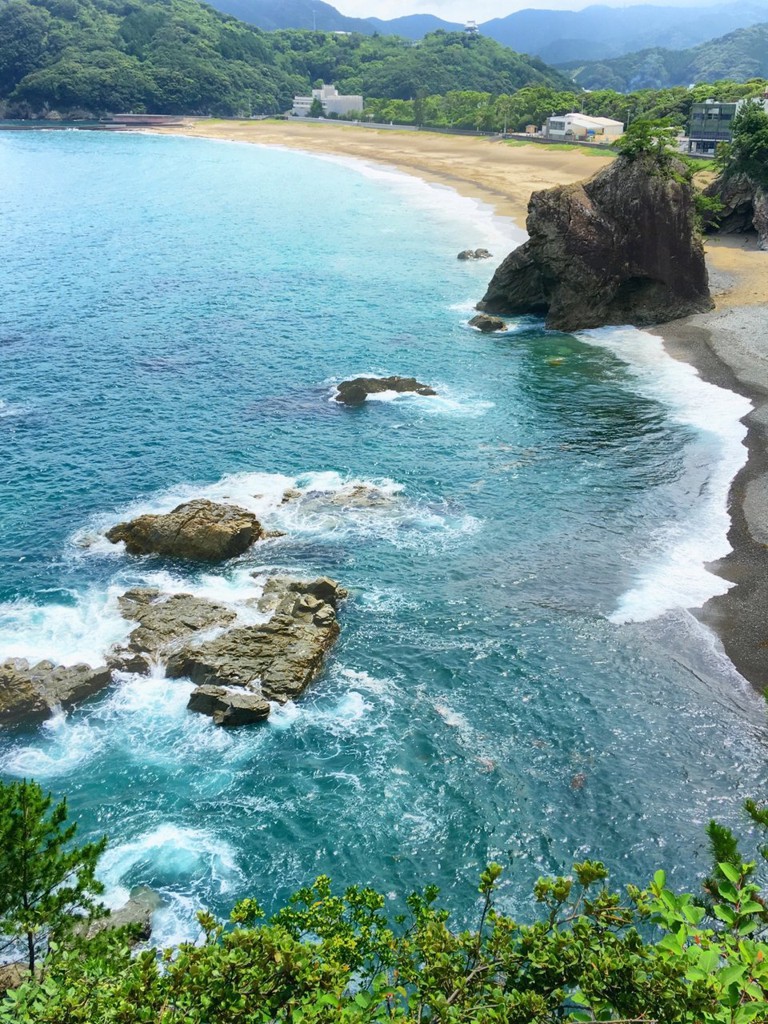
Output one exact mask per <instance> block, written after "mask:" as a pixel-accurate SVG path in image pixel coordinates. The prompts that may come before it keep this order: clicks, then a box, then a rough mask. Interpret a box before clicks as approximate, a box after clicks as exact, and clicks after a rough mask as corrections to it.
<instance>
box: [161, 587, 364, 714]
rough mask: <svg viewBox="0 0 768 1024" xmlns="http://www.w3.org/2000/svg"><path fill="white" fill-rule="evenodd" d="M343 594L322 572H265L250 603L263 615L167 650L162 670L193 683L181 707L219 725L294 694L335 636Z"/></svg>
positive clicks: (306, 682) (265, 710)
mask: <svg viewBox="0 0 768 1024" xmlns="http://www.w3.org/2000/svg"><path fill="white" fill-rule="evenodd" d="M344 597H346V591H345V590H344V589H343V588H342V587H340V586H339V585H338V584H337V583H336V582H335V581H334V580H331V579H328V578H325V577H321V578H320V579H316V580H312V581H309V582H307V581H300V580H290V579H282V578H275V579H270V580H268V581H267V583H266V585H265V587H264V593H263V596H262V597H261V598H260V600H259V601H258V602H257V605H258V609H259V610H260V611H261V612H262V613H264V614H270V613H271V617H270V618H269V620H268V621H266V622H262V623H258V624H256V625H246V626H235V627H234V628H231V629H228V630H227V631H225V632H224V633H222V634H221V635H220V636H218V637H215V638H213V639H210V640H204V641H202V642H195V641H190V642H189V643H187V644H185V645H183V646H182V648H181V649H180V650H179V651H177V652H176V653H174V654H173V655H172V656H171V657H170V659H169V660H168V664H167V667H166V672H167V674H168V675H169V676H170V677H172V678H175V677H181V676H186V677H188V678H190V679H191V680H192V681H193V682H195V683H197V684H198V688H197V689H196V690H195V691H194V692H193V694H192V696H191V697H190V701H189V705H188V706H189V707H190V708H191V709H192V710H193V711H202V712H203V713H205V714H210V715H212V717H213V719H214V721H216V722H218V723H219V724H221V725H234V724H241V723H242V722H244V721H256V720H258V719H260V718H266V716H267V715H268V714H269V705H268V703H267V702H268V701H276V702H277V703H280V704H284V703H285V702H286V701H289V700H294V699H295V698H296V697H298V696H299V695H300V694H301V693H303V691H304V690H305V689H306V687H307V686H308V685H309V683H310V682H311V681H312V680H313V679H314V678H315V676H316V675H317V674H318V672H319V671H320V669H321V668H322V665H323V662H324V660H325V655H326V654H327V652H328V651H329V650H330V648H331V647H332V646H333V644H334V642H335V640H336V638H337V637H338V635H339V625H338V622H337V620H336V607H337V605H338V603H339V601H341V600H342V599H343V598H344Z"/></svg>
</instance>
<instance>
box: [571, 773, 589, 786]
mask: <svg viewBox="0 0 768 1024" xmlns="http://www.w3.org/2000/svg"><path fill="white" fill-rule="evenodd" d="M586 781H587V776H586V775H585V774H584V772H578V774H576V775H574V776H573V778H572V779H571V789H584V783H585V782H586Z"/></svg>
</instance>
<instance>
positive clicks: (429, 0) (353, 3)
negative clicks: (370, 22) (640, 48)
mask: <svg viewBox="0 0 768 1024" xmlns="http://www.w3.org/2000/svg"><path fill="white" fill-rule="evenodd" d="M327 2H328V3H330V4H332V6H334V7H335V8H336V9H337V10H339V11H341V13H342V14H347V15H350V16H352V17H356V18H399V17H401V16H402V15H404V14H422V13H428V14H436V15H437V16H438V17H439V18H444V19H445V20H446V21H459V22H465V21H467V20H468V19H469V18H471V19H472V20H473V21H476V22H478V23H479V22H481V21H488V20H489V18H503V17H504V15H505V14H511V13H512V11H518V10H521V9H522V8H524V7H545V8H548V9H550V10H553V9H557V10H579V9H580V8H582V7H587V6H588V5H589V2H590V0H327ZM635 2H638V0H635ZM645 2H650V3H655V4H656V5H658V6H661V5H664V6H669V7H690V6H693V5H694V4H696V5H697V6H698V5H699V4H701V3H702V2H703V3H707V2H709V0H687V2H686V0H645ZM607 6H609V7H630V6H635V4H634V3H633V2H632V0H628V2H624V3H622V2H621V0H618V2H617V0H611V2H610V3H609V4H608V5H607Z"/></svg>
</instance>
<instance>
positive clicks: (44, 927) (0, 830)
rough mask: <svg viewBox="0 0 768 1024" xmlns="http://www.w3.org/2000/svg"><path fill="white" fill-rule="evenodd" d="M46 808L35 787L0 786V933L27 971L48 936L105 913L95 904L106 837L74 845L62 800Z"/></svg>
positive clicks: (33, 784)
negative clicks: (22, 947) (16, 946)
mask: <svg viewBox="0 0 768 1024" xmlns="http://www.w3.org/2000/svg"><path fill="white" fill-rule="evenodd" d="M52 804H53V797H52V796H51V794H50V793H49V794H47V795H46V794H44V793H43V791H42V789H41V788H40V786H39V785H38V784H37V783H36V782H28V781H27V780H26V779H24V780H23V781H22V782H13V783H10V784H9V785H4V784H2V783H0V934H2V935H6V936H8V937H9V940H10V941H9V945H10V944H11V943H14V942H18V941H22V942H25V944H26V948H27V963H28V966H29V970H30V972H34V970H35V963H36V962H37V960H38V958H39V956H40V952H41V950H44V949H45V948H46V947H47V944H48V941H49V939H50V938H51V937H55V938H57V939H58V938H59V937H61V936H65V935H66V934H68V933H70V932H71V931H72V930H73V929H74V928H75V927H76V926H77V924H78V923H82V921H83V919H84V918H85V919H88V918H93V917H99V916H103V914H104V913H105V912H106V911H105V910H104V908H103V907H102V906H101V905H100V904H99V903H97V901H96V899H95V897H96V896H98V895H99V893H101V892H103V890H104V886H103V885H102V884H101V882H99V881H98V880H97V879H96V876H95V871H96V864H97V861H98V859H99V857H100V856H101V854H102V853H103V851H104V847H105V846H106V842H107V840H106V836H105V837H104V838H103V839H101V840H100V841H99V842H96V843H87V844H86V845H85V846H80V847H77V846H74V845H73V839H74V837H75V833H76V832H77V825H76V824H75V823H72V824H69V825H67V824H66V821H67V802H66V800H62V801H61V803H59V804H57V805H56V806H55V807H53V808H52Z"/></svg>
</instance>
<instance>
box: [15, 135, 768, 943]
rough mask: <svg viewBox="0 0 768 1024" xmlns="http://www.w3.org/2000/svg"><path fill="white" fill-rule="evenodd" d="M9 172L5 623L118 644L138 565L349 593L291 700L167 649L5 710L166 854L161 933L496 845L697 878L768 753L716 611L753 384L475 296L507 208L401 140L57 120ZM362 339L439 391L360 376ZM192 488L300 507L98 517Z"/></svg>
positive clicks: (233, 596) (249, 590)
mask: <svg viewBox="0 0 768 1024" xmlns="http://www.w3.org/2000/svg"><path fill="white" fill-rule="evenodd" d="M0 182H1V183H2V188H1V189H0V224H2V230H1V231H0V265H2V267H3V285H4V287H3V289H2V297H1V298H0V400H2V404H1V405H0V452H1V454H2V457H1V459H0V523H1V524H2V538H3V545H2V559H1V561H0V601H1V602H2V603H1V604H0V658H4V657H9V656H24V657H29V658H31V659H40V658H44V657H48V658H52V659H54V660H56V661H61V662H63V663H74V662H76V661H78V660H83V659H84V660H89V661H91V662H96V661H97V660H98V659H100V658H101V657H103V654H104V651H105V650H106V648H107V647H108V646H109V644H110V643H112V642H114V641H115V640H117V639H119V638H121V637H123V636H125V634H126V633H127V631H128V630H129V628H130V627H129V625H128V624H127V623H125V622H124V621H123V620H122V619H121V618H120V616H119V613H118V610H117V605H116V598H117V596H118V595H119V594H120V593H121V592H122V591H123V590H124V589H126V588H127V587H128V586H131V585H135V584H137V583H141V582H151V583H155V584H159V585H161V586H163V587H165V588H166V589H169V590H177V591H178V590H190V589H192V590H194V591H195V592H197V593H206V594H211V595H215V596H217V597H219V598H222V597H223V598H224V599H225V600H228V601H232V602H233V603H235V604H237V603H238V602H241V601H242V600H244V599H245V598H247V597H249V596H252V595H253V594H254V593H258V587H259V571H262V572H263V571H264V570H267V569H274V568H280V569H285V570H288V571H291V572H295V573H300V574H305V575H310V574H317V573H324V574H329V575H333V576H335V577H336V578H338V579H339V580H340V581H341V582H342V583H343V584H344V585H345V586H347V587H348V588H349V589H350V591H351V597H350V599H349V601H348V602H347V604H346V606H345V607H344V609H343V611H342V613H341V622H342V631H343V632H342V638H341V640H340V642H339V644H338V646H337V648H336V650H335V651H334V654H333V657H332V659H331V660H330V662H329V663H328V666H327V669H326V671H325V672H324V674H323V675H322V676H321V677H320V678H319V679H318V680H317V682H316V683H315V684H314V685H313V687H312V688H311V690H310V691H309V692H308V693H307V694H306V695H305V697H304V698H303V699H302V700H301V701H300V702H299V703H297V704H296V705H295V706H289V707H287V708H284V709H282V710H280V711H278V712H277V713H275V714H274V715H273V717H272V718H271V720H270V722H269V723H268V724H266V725H265V726H263V727H255V728H248V729H241V730H239V731H224V730H222V729H220V728H217V727H215V726H214V725H213V724H212V723H211V722H210V721H209V720H208V719H206V718H204V717H202V716H197V715H193V714H191V713H188V712H187V711H186V708H185V705H186V700H187V696H188V694H189V691H190V684H188V683H187V682H186V681H184V680H178V681H170V680H166V679H165V678H163V677H162V675H158V676H156V677H153V678H149V679H147V678H140V677H132V676H126V677H124V678H121V679H119V680H117V681H116V682H115V685H114V686H113V687H112V689H110V690H109V691H108V692H107V693H106V694H104V695H103V696H101V697H99V698H97V699H95V700H93V701H92V702H90V703H89V704H87V705H86V706H84V707H82V708H80V709H79V710H78V711H76V712H75V713H73V714H70V715H69V716H66V717H65V716H60V717H58V718H56V719H54V720H53V721H52V722H51V723H48V724H46V725H45V726H43V727H41V728H39V729H26V730H17V731H12V732H5V733H4V734H3V736H2V737H1V738H0V773H2V776H3V777H4V778H6V779H8V778H17V777H20V776H34V777H35V778H37V779H39V780H40V781H41V782H42V783H43V784H44V785H45V786H46V787H48V788H50V789H51V790H53V791H54V793H56V794H64V793H66V794H68V796H69V798H70V802H71V808H72V811H73V813H74V814H75V815H76V816H77V818H78V819H79V821H80V823H81V829H82V832H83V833H84V834H85V835H97V834H101V833H102V832H107V833H108V834H109V836H110V840H111V844H110V848H109V852H108V853H107V855H106V857H105V860H104V866H103V874H104V877H105V880H106V882H107V884H108V887H109V892H110V898H111V899H112V900H113V901H117V900H119V898H120V896H121V894H124V892H125V890H126V889H128V888H130V887H131V886H132V885H134V884H138V883H148V884H150V885H153V886H156V887H158V888H160V889H161V890H162V891H163V893H164V894H165V896H166V898H167V901H168V903H167V907H166V909H165V910H164V911H162V912H161V913H160V914H159V915H158V922H157V923H158V928H159V936H160V938H161V940H163V939H171V938H174V937H179V936H180V935H183V934H187V933H188V932H189V929H190V928H191V927H192V926H191V924H190V922H191V916H192V910H193V909H194V908H195V907H197V906H199V905H208V906H210V907H212V908H213V909H214V910H215V911H217V912H222V913H223V912H225V911H226V909H227V908H228V907H229V906H230V905H231V903H232V902H233V901H234V900H235V899H237V898H238V897H241V896H244V895H246V894H254V895H257V896H259V897H260V898H261V899H262V900H263V901H264V902H265V903H266V904H267V905H268V906H274V905H276V903H277V902H278V901H279V900H280V899H282V898H284V897H285V895H286V894H287V893H288V892H289V891H291V890H293V889H294V888H296V887H297V886H299V885H301V884H304V883H306V882H307V881H308V880H310V879H311V878H313V877H314V876H315V875H317V874H319V873H321V872H327V873H329V874H331V875H332V876H333V877H334V878H335V879H337V880H338V881H339V882H340V883H342V884H346V883H350V882H367V883H372V884H374V885H376V886H378V887H380V888H381V889H382V890H383V891H385V892H387V893H403V892H406V891H409V890H410V889H411V888H413V887H415V886H416V885H418V884H421V883H424V882H426V881H436V882H438V883H439V884H440V885H441V887H442V889H443V892H444V899H445V901H446V902H447V904H448V905H450V906H451V907H453V908H455V909H456V911H457V912H458V913H459V914H463V913H465V912H466V911H467V909H468V908H469V907H470V906H471V905H472V902H473V892H474V882H475V879H476V876H477V874H478V872H479V870H480V869H481V867H482V865H483V864H484V863H485V862H486V861H487V860H488V859H490V858H495V859H497V860H500V861H502V862H503V863H505V864H506V865H507V867H508V870H507V872H506V875H505V882H504V885H503V887H502V892H503V899H504V901H505V904H506V906H507V907H508V909H510V910H514V911H516V912H520V913H525V908H526V905H527V903H528V900H529V895H528V894H529V890H530V884H531V882H532V880H533V879H535V878H536V877H537V876H538V875H539V874H540V873H542V872H554V871H560V870H563V869H566V868H567V867H568V865H569V864H570V862H571V860H572V858H574V857H582V858H583V857H584V856H595V857H597V856H599V857H602V858H604V859H605V860H606V861H607V862H608V863H609V865H610V866H611V868H612V869H613V871H614V872H615V874H616V876H617V878H618V879H619V880H628V879H629V878H634V879H638V878H640V879H642V878H644V877H646V876H648V875H649V874H650V873H651V872H652V871H653V870H654V869H655V868H656V867H657V866H659V864H662V863H663V864H664V865H665V866H667V868H668V869H669V870H670V872H671V875H672V877H673V879H674V881H675V882H676V883H678V884H680V885H683V884H693V883H694V882H695V879H696V877H697V876H698V875H699V874H700V873H701V872H702V871H703V870H704V869H705V868H706V862H707V855H706V845H705V841H704V837H703V831H702V830H703V825H704V824H705V823H706V821H707V820H708V819H709V818H710V817H711V816H717V817H719V818H721V819H723V820H726V821H730V822H733V821H736V820H738V806H739V804H740V802H741V801H742V800H743V798H744V797H746V796H752V795H758V796H759V795H760V793H761V792H764V785H765V776H766V770H765V766H766V759H765V754H766V741H767V736H766V728H765V719H764V710H763V707H762V702H761V701H759V700H758V698H757V697H756V696H755V695H754V694H753V693H752V692H751V691H750V689H749V688H748V687H747V685H746V684H745V683H744V681H743V680H741V679H740V678H739V677H738V675H737V674H736V673H735V671H734V670H733V669H732V667H731V666H730V664H729V663H728V661H727V660H726V659H725V658H724V656H723V655H722V653H721V651H720V649H719V646H718V644H717V642H716V640H715V639H714V638H713V637H712V636H711V635H710V634H709V633H707V632H706V631H705V630H704V629H703V628H702V627H701V626H700V625H699V624H698V623H697V621H696V620H695V618H694V617H693V616H692V615H691V614H690V612H689V611H686V608H689V607H695V606H696V605H698V604H700V603H701V602H702V601H703V600H704V599H705V598H706V597H707V596H708V595H709V594H711V593H714V592H717V591H718V590H720V589H722V586H723V584H722V581H719V580H718V579H717V578H715V577H714V576H711V575H710V574H708V573H707V572H706V569H705V567H704V563H705V562H706V560H707V559H711V558H714V557H717V556H719V555H721V554H722V553H723V552H724V551H725V550H727V543H726V541H725V534H726V530H727V517H726V514H725V504H726V493H727V485H728V480H729V479H730V478H731V477H732V475H733V473H734V472H735V470H736V468H738V465H739V464H740V462H741V461H742V460H743V457H744V450H743V447H742V444H741V440H742V437H743V429H742V427H741V426H740V425H739V422H738V420H739V417H740V416H742V415H743V414H744V413H745V412H746V409H747V406H746V404H745V403H744V400H743V399H741V398H738V397H737V396H734V395H732V394H730V393H729V392H724V391H720V390H718V389H716V388H713V387H710V386H708V385H705V384H703V383H702V382H700V381H699V380H698V378H697V377H696V375H695V374H694V373H693V371H691V370H690V369H689V368H688V367H686V366H684V365H682V364H679V363H675V362H674V361H673V360H671V359H669V358H668V357H667V356H666V355H664V353H663V351H662V350H661V347H660V343H659V342H658V340H657V339H655V338H652V337H650V336H648V335H644V334H641V333H640V332H637V331H632V330H630V329H627V330H611V331H602V332H597V333H595V334H593V335H588V336H581V337H579V338H576V337H571V336H567V335H562V334H557V333H553V332H546V331H544V330H543V328H542V325H541V323H539V322H537V321H534V320H518V321H513V322H512V323H511V325H510V330H509V331H508V332H506V333H504V334H502V335H498V336H490V337H489V336H484V335H482V334H480V333H479V332H477V331H475V330H472V329H471V328H469V327H468V326H467V320H468V318H469V317H470V315H471V305H472V303H473V302H474V301H476V300H477V298H478V297H479V296H480V295H481V294H482V291H483V288H484V285H485V283H486V281H487V279H488V276H489V275H490V272H491V270H492V266H491V265H490V264H489V263H479V264H462V263H459V262H458V261H457V260H456V258H455V254H456V252H457V251H458V250H459V249H463V248H466V247H467V246H471V247H473V248H474V247H477V246H482V245H487V246H488V247H489V248H491V249H492V251H493V252H494V253H495V254H496V257H497V258H500V257H501V256H503V255H505V251H506V248H509V247H510V245H511V243H509V242H507V240H506V239H507V238H511V237H512V230H511V227H510V226H509V225H504V224H502V223H499V222H496V221H494V220H493V218H492V217H491V215H490V213H489V212H488V211H487V210H483V209H481V208H479V207H478V206H476V205H475V204H473V203H471V202H470V201H469V200H462V199H459V198H458V197H457V196H455V195H454V194H453V193H451V192H450V191H449V190H446V189H438V188H434V187H431V186H427V185H424V184H422V183H420V182H417V181H414V180H413V179H409V178H406V177H403V176H399V175H397V174H394V173H388V172H386V171H382V170H373V169H371V168H366V167H364V166H362V165H354V164H352V163H345V162H344V161H339V160H326V159H321V158H317V157H312V156H309V155H306V154H302V153H295V152H284V151H280V150H274V149H267V148H261V147H254V146H244V145H234V144H221V143H214V142H206V141H201V140H191V139H163V138H155V137H148V136H141V135H120V136H103V135H90V134H76V133H55V134H44V133H40V134H37V133H24V134H23V135H7V136H0ZM361 373H366V374H371V373H372V374H382V375H384V374H391V373H399V374H408V375H416V376H417V377H419V378H420V379H421V380H423V381H426V382H428V383H430V384H432V385H434V387H435V388H436V389H437V390H438V392H439V397H438V398H436V399H428V398H414V397H411V396H401V397H398V398H397V399H396V400H391V401H376V402H369V403H367V404H366V405H365V406H364V407H363V408H361V409H356V410H350V409H345V408H342V407H339V406H338V405H337V404H336V403H334V402H333V401H332V400H331V399H332V394H333V384H334V382H335V381H339V380H341V379H344V378H345V377H348V376H350V375H357V374H361ZM390 397H391V396H390ZM357 485H368V486H375V487H377V488H378V489H379V491H378V492H377V493H378V494H379V496H380V497H381V499H382V500H381V501H380V502H379V503H378V504H377V505H376V506H374V507H372V508H358V507H356V505H355V503H354V501H350V500H349V496H350V494H351V493H352V492H353V489H354V488H355V487H356V486H357ZM289 487H291V488H297V489H298V490H300V491H301V497H300V499H299V500H297V501H295V502H293V503H289V504H286V505H281V504H280V501H281V498H282V495H283V492H284V491H285V489H286V488H289ZM196 495H207V496H211V497H214V498H230V499H231V500H233V501H235V502H236V503H238V504H244V505H247V506H248V507H251V508H254V509H255V510H257V511H258V512H259V513H260V515H262V517H263V519H264V521H265V523H266V525H268V526H270V527H276V528H280V529H283V530H285V531H286V536H285V537H283V538H281V539H279V540H275V541H271V542H268V543H267V544H264V545H259V546H257V547H256V548H255V549H254V550H253V551H252V552H251V553H250V554H248V555H247V556H244V557H243V558H241V559H238V560H236V561H234V562H232V563H230V564H227V565H225V566H223V567H221V568H213V569H211V568H207V569H204V570H199V569H194V568H191V567H189V566H182V565H178V564H169V563H167V562H164V561H162V560H159V559H132V558H129V557H127V556H125V555H124V554H122V553H120V552H119V551H117V550H115V549H114V548H112V546H111V545H108V544H107V543H106V542H104V541H103V539H102V538H101V534H102V532H103V530H104V528H105V527H106V526H108V525H111V524H112V523H114V522H116V521H117V520H118V519H120V518H123V517H124V516H125V515H126V514H131V513H135V512H137V511H142V510H152V509H158V510H159V509H169V508H171V507H173V505H174V504H175V503H177V502H178V501H180V500H182V499H183V498H186V497H189V496H196ZM254 573H255V574H256V575H255V576H254Z"/></svg>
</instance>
